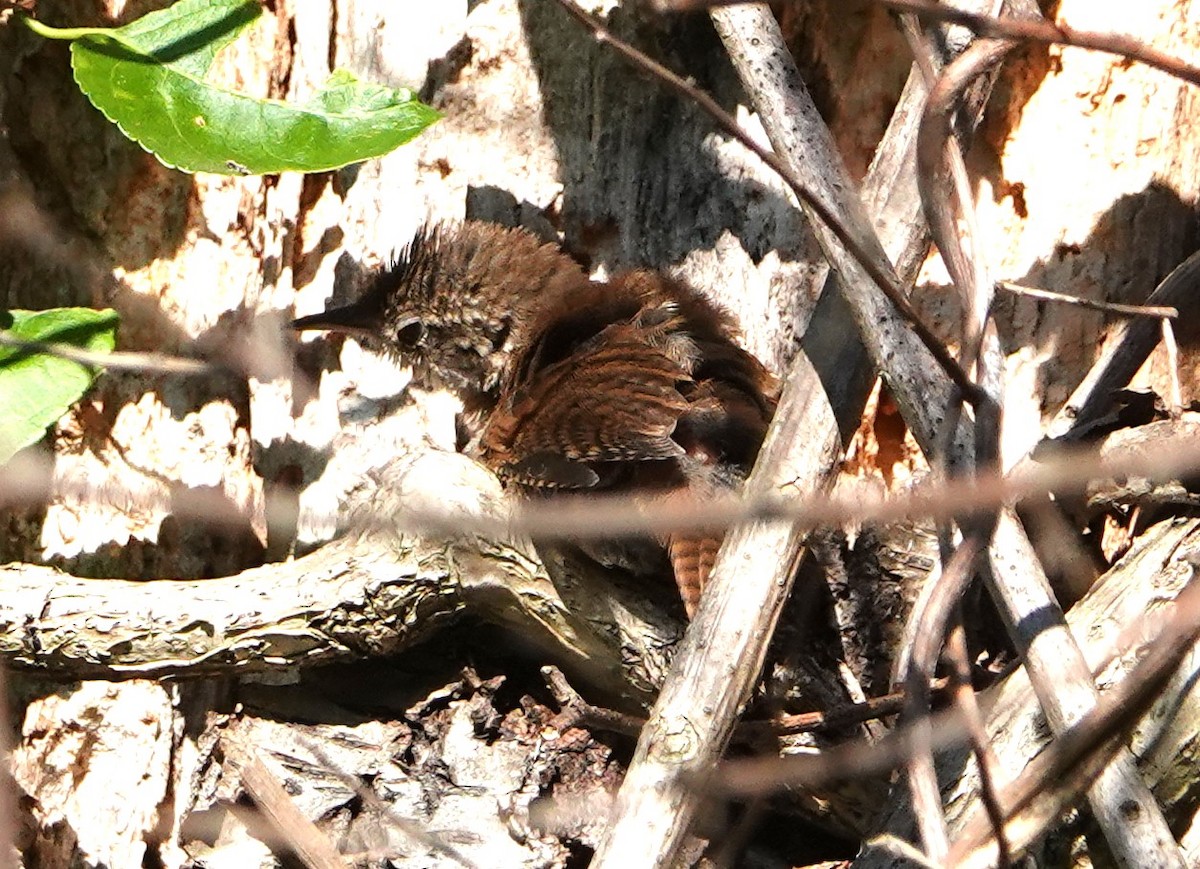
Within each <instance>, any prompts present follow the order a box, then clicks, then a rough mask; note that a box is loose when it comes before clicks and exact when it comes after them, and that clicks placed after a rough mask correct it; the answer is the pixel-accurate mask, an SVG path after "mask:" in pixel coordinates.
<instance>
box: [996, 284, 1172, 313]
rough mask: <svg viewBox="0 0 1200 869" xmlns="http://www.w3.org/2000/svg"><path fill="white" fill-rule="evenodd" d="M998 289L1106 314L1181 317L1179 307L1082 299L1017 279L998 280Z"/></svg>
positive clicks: (1015, 294)
mask: <svg viewBox="0 0 1200 869" xmlns="http://www.w3.org/2000/svg"><path fill="white" fill-rule="evenodd" d="M996 289H997V290H1003V291H1004V292H1006V293H1012V294H1013V295H1014V296H1024V297H1026V298H1030V299H1039V300H1041V301H1043V302H1058V303H1059V304H1063V305H1077V306H1078V307H1080V308H1089V309H1090V310H1093V311H1103V312H1104V313H1106V314H1122V315H1125V316H1128V317H1153V318H1155V319H1162V318H1164V317H1168V318H1170V319H1172V320H1176V319H1178V318H1179V309H1178V308H1174V307H1171V306H1170V305H1126V304H1124V303H1122V302H1102V301H1100V300H1098V299H1082V298H1080V297H1079V296H1068V295H1067V294H1066V293H1056V292H1054V291H1053V290H1046V289H1042V288H1040V287H1027V286H1025V285H1024V284H1018V283H1016V282H1015V281H996Z"/></svg>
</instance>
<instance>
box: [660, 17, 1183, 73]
mask: <svg viewBox="0 0 1200 869" xmlns="http://www.w3.org/2000/svg"><path fill="white" fill-rule="evenodd" d="M743 2H746V0H654V2H653V6H654V7H655V8H656V9H658V11H660V12H692V11H696V10H699V9H711V8H713V7H716V6H732V5H736V4H738V3H743ZM876 2H877V3H878V4H879V5H880V6H884V7H886V8H888V9H892V10H894V11H896V12H911V13H915V14H916V15H919V16H920V17H921V18H924V19H927V20H930V21H944V22H947V23H949V24H959V25H961V26H963V27H966V28H967V29H968V30H971V31H972V32H974V33H975V34H976V35H978V36H986V37H992V38H995V39H1016V40H1024V41H1026V42H1040V43H1044V44H1049V45H1071V46H1074V47H1076V48H1089V49H1092V50H1093V51H1102V52H1104V53H1106V54H1115V55H1118V56H1119V57H1127V58H1129V59H1130V60H1136V61H1139V62H1140V63H1144V64H1146V65H1147V66H1150V67H1153V68H1154V69H1158V70H1161V71H1162V72H1165V73H1167V74H1168V75H1173V76H1175V77H1176V78H1179V79H1182V80H1183V81H1186V82H1188V83H1190V84H1197V85H1200V67H1197V66H1194V65H1193V64H1190V63H1186V62H1185V61H1182V60H1180V59H1179V58H1177V57H1174V56H1172V55H1170V54H1167V53H1166V52H1165V51H1159V50H1158V49H1156V48H1153V47H1151V46H1149V45H1146V43H1144V42H1142V41H1141V40H1140V39H1135V38H1134V37H1132V36H1129V35H1127V34H1124V33H1103V32H1100V31H1092V30H1076V29H1075V28H1074V27H1071V26H1070V25H1069V24H1063V23H1061V22H1053V21H1048V20H1046V19H1042V20H1040V21H1038V20H1033V19H1014V18H997V17H996V16H993V15H983V14H980V13H978V12H970V11H967V10H964V9H956V8H954V7H953V6H949V5H947V4H943V3H938V2H936V0H876Z"/></svg>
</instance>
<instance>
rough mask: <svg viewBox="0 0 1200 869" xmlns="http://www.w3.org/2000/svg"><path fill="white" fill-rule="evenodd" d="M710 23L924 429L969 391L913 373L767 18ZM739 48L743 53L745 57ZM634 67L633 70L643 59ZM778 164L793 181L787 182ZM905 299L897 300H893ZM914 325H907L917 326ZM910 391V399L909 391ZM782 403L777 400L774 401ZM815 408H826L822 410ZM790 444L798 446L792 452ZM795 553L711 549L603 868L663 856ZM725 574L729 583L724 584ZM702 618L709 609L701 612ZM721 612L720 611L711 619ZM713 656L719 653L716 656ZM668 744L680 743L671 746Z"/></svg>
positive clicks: (722, 731) (820, 134)
mask: <svg viewBox="0 0 1200 869" xmlns="http://www.w3.org/2000/svg"><path fill="white" fill-rule="evenodd" d="M714 21H715V23H716V24H717V27H718V32H719V33H721V35H722V37H723V39H724V40H725V43H726V46H727V48H728V49H729V50H730V54H731V56H732V57H733V58H734V61H735V65H736V64H738V63H739V57H741V58H742V61H741V63H742V75H743V78H744V79H745V78H746V77H747V70H748V69H749V67H750V66H751V64H752V63H753V62H755V61H760V62H761V61H765V63H762V64H761V66H760V67H759V68H760V69H763V70H766V69H770V71H771V73H770V74H771V75H772V76H773V78H774V81H773V83H772V84H771V85H769V86H760V83H759V82H749V81H747V82H746V84H747V87H746V90H747V91H748V92H749V93H751V94H754V95H755V99H756V100H763V99H766V98H767V94H770V96H771V98H772V99H778V98H780V97H782V99H778V103H777V104H778V105H779V106H780V107H781V111H775V109H774V107H772V108H771V109H768V110H764V108H763V107H762V105H761V104H758V105H756V108H757V109H758V111H759V114H760V116H761V117H762V118H763V119H764V123H765V125H766V127H767V130H768V135H770V136H771V137H772V139H773V140H775V139H776V137H777V134H778V125H777V121H779V120H780V119H782V118H783V117H785V116H789V115H790V116H791V118H792V119H793V120H789V121H788V122H787V123H788V124H789V125H792V124H793V121H794V125H793V126H791V131H792V132H793V133H795V135H796V138H797V140H799V141H801V142H805V143H807V145H806V147H805V149H800V150H797V149H796V148H794V147H790V145H791V143H790V142H789V143H788V145H787V146H780V145H778V144H777V145H776V147H777V148H778V150H779V152H780V153H781V154H785V155H786V156H787V157H788V159H790V160H791V161H792V163H791V165H789V166H787V167H785V168H784V169H782V171H783V172H784V175H783V177H784V179H785V180H787V181H788V184H789V186H791V187H792V189H793V190H794V191H796V193H797V195H798V196H800V197H801V199H802V201H805V202H807V204H809V205H812V206H814V208H813V210H814V211H817V213H818V216H819V217H822V218H824V215H823V214H821V209H820V208H818V207H815V206H816V205H818V204H819V203H813V202H812V199H811V197H806V196H805V195H804V193H803V191H804V190H806V189H812V190H819V191H821V197H822V198H823V199H824V200H825V201H828V202H830V203H835V205H834V206H833V207H834V208H835V209H836V212H837V213H838V214H839V215H846V216H847V217H846V218H844V219H848V228H849V231H850V233H852V234H853V235H854V237H855V238H856V239H857V240H858V242H859V244H858V245H857V246H856V247H855V248H854V249H855V250H858V251H865V252H866V253H868V254H870V255H871V256H872V257H873V259H871V260H870V261H868V262H866V263H860V262H859V261H858V260H857V259H855V258H854V257H853V256H850V255H849V254H847V253H846V251H845V250H844V249H843V247H842V246H841V245H840V244H837V243H836V242H835V241H834V238H833V237H831V234H833V235H836V237H837V238H838V239H839V240H841V241H843V242H845V241H846V240H847V239H846V237H845V236H846V233H844V232H843V233H840V234H839V233H836V229H837V228H838V225H837V224H832V225H829V226H828V228H825V227H824V226H822V224H820V223H817V224H816V225H815V226H814V228H815V229H816V232H817V235H818V238H820V239H821V240H822V246H823V248H824V251H825V254H826V258H827V259H828V260H829V261H830V262H831V265H832V266H833V270H834V272H835V273H836V274H837V275H838V278H839V280H840V282H841V284H842V285H843V287H845V288H846V291H847V292H848V293H851V292H852V293H854V294H855V295H856V296H858V299H857V300H856V303H855V304H852V305H851V306H850V307H851V310H852V311H853V313H854V319H855V320H857V321H858V326H859V330H860V332H861V333H862V334H870V335H873V336H882V337H881V340H879V341H874V340H873V341H871V342H870V344H871V350H872V352H874V353H875V354H876V361H877V362H880V361H882V360H884V359H887V360H892V359H895V360H896V361H897V364H894V365H889V366H888V373H889V375H890V376H891V377H892V378H911V382H912V383H913V384H914V385H915V384H916V383H918V382H920V387H921V388H913V389H905V390H902V391H901V394H902V396H903V400H904V401H906V402H907V408H906V410H907V411H908V413H909V414H911V415H914V416H918V417H920V420H919V423H922V424H924V425H925V426H926V427H927V428H934V427H936V424H937V422H936V415H937V413H938V410H937V408H940V407H943V406H945V405H947V404H948V403H949V401H950V398H951V396H952V395H953V394H954V389H955V386H957V387H958V388H959V389H960V390H961V392H962V393H963V394H966V395H969V396H972V397H975V396H976V393H977V390H976V389H975V387H974V385H973V384H971V383H970V382H969V381H967V380H966V379H965V377H963V376H960V375H961V374H962V372H961V369H958V368H957V366H955V367H949V368H947V370H948V371H950V372H952V374H951V377H952V378H953V384H954V385H951V384H950V383H946V382H945V381H938V382H937V383H936V384H930V382H929V378H928V372H927V371H926V370H925V369H930V368H932V369H937V368H938V367H939V364H941V363H943V357H944V356H946V355H948V354H947V353H946V351H945V349H944V348H943V347H941V345H939V344H937V343H936V342H934V345H933V346H932V347H930V346H929V345H928V343H927V342H923V341H922V340H921V339H920V338H919V337H918V336H917V335H914V333H913V332H912V331H909V329H910V325H909V323H908V322H906V320H905V319H904V318H901V317H900V316H898V315H897V313H896V310H895V307H893V305H892V304H890V303H889V302H888V299H896V297H897V294H896V293H894V292H893V293H887V295H886V296H881V295H879V294H877V293H875V292H874V291H873V290H871V289H870V288H869V287H870V280H872V279H873V280H875V281H876V282H879V283H887V284H891V283H892V282H893V281H894V280H895V279H894V277H892V275H891V268H890V265H889V264H888V262H887V259H886V256H885V255H884V253H883V250H882V247H881V245H880V243H879V241H878V239H877V237H876V236H875V234H874V233H873V231H872V229H871V227H870V225H869V223H868V221H867V219H866V217H865V212H864V209H863V207H862V202H861V201H860V200H859V199H858V198H857V196H856V195H855V192H854V190H855V186H854V185H853V184H852V183H851V182H850V181H849V179H848V177H847V174H846V172H845V169H844V167H843V166H842V165H841V161H840V158H839V157H837V152H836V148H835V146H834V145H833V142H832V137H831V136H830V134H829V131H828V129H827V128H826V127H825V125H824V123H823V121H821V119H820V116H819V114H818V113H817V112H816V109H815V107H814V106H813V105H812V101H811V99H809V98H808V96H807V93H806V92H805V90H804V87H803V83H802V82H801V81H800V79H799V75H798V73H797V72H796V70H795V66H794V63H793V62H792V60H791V57H790V55H789V53H788V51H787V49H786V47H785V46H783V42H782V38H781V36H780V34H779V31H778V26H777V24H776V23H775V21H774V20H773V19H772V18H771V17H770V15H769V13H766V12H765V10H764V9H762V8H760V7H755V8H752V9H743V10H737V11H735V12H730V13H729V14H728V15H722V16H714ZM593 25H594V22H593ZM622 53H623V54H625V55H626V56H628V55H629V53H630V49H628V48H625V49H624V50H623V52H622ZM751 56H752V57H753V58H754V60H753V61H751V60H750V57H751ZM642 63H643V67H645V61H643V62H642ZM700 103H701V106H702V107H705V108H707V109H709V110H710V111H711V110H712V109H713V108H715V107H714V106H712V105H711V100H708V101H707V102H705V101H704V100H701V101H700ZM719 121H720V123H721V124H722V128H723V129H726V130H727V131H729V132H730V133H731V134H734V135H737V136H738V138H739V139H741V140H743V141H744V139H745V136H744V134H743V133H741V131H740V130H739V129H738V128H737V125H736V123H734V122H733V121H732V119H729V118H728V117H727V116H725V115H723V114H722V115H721V116H719ZM802 152H803V153H802ZM755 153H759V154H760V156H762V157H763V159H764V160H766V162H767V163H768V165H770V166H771V167H772V168H774V169H776V171H781V165H780V161H778V160H773V159H768V155H766V154H765V153H762V152H761V149H755ZM813 167H819V169H814V168H813ZM788 170H790V173H791V174H794V176H795V177H796V178H798V179H802V180H796V181H793V180H791V178H790V174H789V171H788ZM880 276H886V279H885V280H883V281H880V280H879V279H880ZM906 305H907V303H906V302H903V301H902V300H901V304H900V307H902V308H903V307H905V306H906ZM916 328H917V329H918V330H919V329H920V328H921V327H919V326H917V327H916ZM810 331H811V330H810ZM841 338H842V341H843V342H845V341H846V338H847V336H846V335H845V333H843V334H842V336H841ZM902 360H903V361H907V362H909V363H910V364H911V366H912V369H921V370H920V371H917V370H904V369H903V367H902ZM797 364H798V365H800V366H805V365H807V363H806V362H805V361H804V360H803V359H800V360H798V362H797ZM856 367H857V366H856ZM808 373H809V372H808V370H807V369H806V368H804V367H801V368H799V369H796V370H794V371H793V372H792V376H790V377H789V378H788V387H789V388H796V389H798V388H799V387H798V384H799V383H800V382H801V381H800V376H801V375H806V374H808ZM808 394H809V393H806V396H807V395H808ZM918 394H919V395H920V398H919V399H917V398H915V396H917V395H918ZM783 406H784V407H785V408H788V403H787V401H786V400H785V402H784V405H783ZM824 412H826V413H828V411H827V410H825V411H824ZM818 431H820V429H818ZM776 433H778V432H776ZM825 443H826V442H825V441H824V440H822V441H820V446H821V448H822V449H824V448H825ZM770 446H771V445H770V444H768V447H770ZM785 450H786V447H781V448H779V449H778V450H777V451H775V452H773V451H772V450H771V449H767V450H765V451H764V454H763V456H761V457H760V459H759V463H758V468H759V469H760V472H759V474H758V475H756V477H755V478H752V480H751V484H750V491H751V492H755V491H756V489H755V486H756V485H762V483H761V482H760V481H759V479H758V477H759V476H766V474H767V473H769V471H767V470H762V469H771V468H776V469H777V474H779V476H777V478H776V479H780V478H782V477H783V475H782V473H780V471H781V470H782V467H781V466H780V465H778V464H775V463H776V462H778V461H780V460H781V457H782V455H783V454H784V453H785ZM796 452H800V449H799V448H798V449H797V450H796ZM804 467H806V468H807V469H808V473H809V476H808V477H807V478H806V479H805V481H804V483H805V484H804V485H801V486H798V487H797V488H799V489H800V490H801V491H811V490H813V489H815V488H817V487H818V485H821V484H823V482H824V480H826V479H827V478H828V474H829V473H831V471H832V467H831V466H830V465H828V464H826V463H825V461H824V459H822V461H821V462H820V464H815V463H813V462H811V461H808V462H807V463H806V464H805V465H804ZM770 533H775V534H777V535H778V536H777V537H776V543H777V544H779V545H778V546H777V547H771V548H769V549H768V550H767V551H768V552H771V553H777V555H776V556H775V563H774V564H770V563H769V562H764V561H763V560H761V555H762V548H761V543H759V541H761V540H763V539H764V538H765V536H766V535H767V534H770ZM785 541H786V542H785ZM739 544H741V547H740V548H739ZM754 544H757V545H754ZM798 549H799V537H798V534H797V531H796V529H794V528H793V529H784V528H780V529H776V530H771V529H762V531H760V532H759V533H758V536H757V537H756V536H754V535H752V534H746V535H742V533H741V532H739V534H738V535H735V536H733V537H731V538H730V540H727V542H726V546H725V548H724V553H723V557H722V559H721V561H720V563H719V564H718V565H717V568H716V570H715V571H714V578H713V580H712V585H711V586H710V588H709V589H708V590H707V591H706V594H705V596H704V599H703V600H702V601H701V609H700V614H699V616H698V618H697V620H696V622H695V623H693V625H692V629H691V630H690V631H689V633H688V636H687V638H686V639H685V643H684V646H683V647H682V648H681V649H680V650H678V652H677V657H676V660H675V666H674V668H673V670H672V673H671V674H670V676H669V677H668V679H667V681H666V683H665V685H664V687H663V690H662V693H661V694H660V698H659V703H658V705H657V707H656V709H657V714H656V717H655V718H653V719H652V721H651V725H650V726H649V727H647V729H646V732H645V733H644V734H643V738H642V740H641V741H640V743H639V747H638V753H637V754H636V755H635V758H634V762H633V764H632V765H631V767H630V772H629V774H628V775H627V777H626V780H625V782H624V784H623V786H622V789H621V793H620V798H619V801H618V806H617V809H616V814H615V821H614V824H613V827H612V828H611V829H610V831H609V835H608V836H607V837H606V839H605V841H604V842H603V843H602V844H601V847H600V850H599V851H598V853H597V856H596V860H595V862H594V864H593V865H595V866H597V867H602V866H604V865H606V864H607V865H610V866H611V865H618V864H622V863H625V862H628V861H629V860H637V861H638V862H645V861H646V859H647V855H649V859H650V862H652V863H654V864H656V865H666V864H669V863H670V862H671V860H672V856H673V854H674V853H675V850H676V849H677V848H678V846H679V844H680V843H681V842H682V839H683V836H684V833H685V832H686V829H687V826H688V824H689V822H690V819H691V817H692V815H693V814H694V812H695V810H696V806H697V803H698V799H699V798H698V796H697V795H692V794H688V793H687V792H686V789H685V788H684V787H683V776H684V774H686V773H687V772H688V771H689V770H697V769H703V768H704V766H705V764H706V763H709V762H711V760H712V759H713V758H715V757H716V756H717V755H718V754H719V752H720V750H721V749H722V747H723V745H724V743H725V742H726V741H727V739H728V736H729V733H730V731H731V729H732V718H733V716H734V715H735V714H736V710H737V708H738V706H739V705H740V702H741V700H742V699H744V697H745V696H747V692H748V691H749V688H750V686H751V685H752V684H753V681H754V680H755V679H756V678H757V673H758V669H759V667H760V666H761V660H762V655H763V653H764V650H765V647H766V643H767V639H768V637H769V634H770V627H771V625H772V624H773V621H774V619H775V617H776V615H777V613H778V603H779V601H780V600H781V597H780V593H781V592H786V589H787V584H788V582H789V581H790V576H789V575H788V573H785V572H782V571H786V570H787V569H788V567H789V561H790V558H791V557H792V556H794V554H795V553H796V552H797V551H798ZM780 556H785V557H780ZM760 570H761V571H762V576H764V577H772V576H773V577H776V587H775V588H771V587H769V586H768V587H766V588H765V589H763V593H762V594H761V596H760V595H758V594H756V592H755V590H753V589H750V588H747V587H746V585H745V584H746V583H748V582H750V581H751V578H752V577H753V581H754V582H755V583H761V581H762V577H760V576H759V575H758V573H757V572H758V571H760ZM735 572H740V576H738V577H735V576H734V574H735ZM734 582H738V583H739V584H738V586H737V588H736V590H735V588H734V586H733V583H734ZM725 583H729V585H728V586H727V585H725ZM760 587H761V586H760ZM739 598H741V601H739ZM745 601H749V602H751V603H759V602H761V603H763V605H762V606H761V607H755V609H749V608H748V607H747V605H746V603H745ZM739 608H740V609H742V610H748V614H747V615H746V617H745V619H744V622H743V623H742V625H739V624H738V623H737V621H735V620H734V616H733V615H732V613H730V612H726V610H734V611H736V610H737V609H739ZM709 614H712V616H713V617H712V618H711V619H710V617H709ZM722 614H724V616H725V618H720V617H719V616H721V615H722ZM693 643H694V645H690V644H693ZM698 650H705V653H704V655H703V656H701V655H698V654H697V651H698ZM734 653H736V657H734ZM722 655H726V656H727V657H726V658H725V659H724V663H722V659H721V656H722ZM731 665H733V666H731ZM730 674H733V675H734V676H735V677H736V678H735V680H730V679H729V678H728V676H729V675H730ZM710 698H711V700H710ZM688 716H692V718H689V717H688ZM676 748H678V749H681V750H678V751H676V750H675V749H676Z"/></svg>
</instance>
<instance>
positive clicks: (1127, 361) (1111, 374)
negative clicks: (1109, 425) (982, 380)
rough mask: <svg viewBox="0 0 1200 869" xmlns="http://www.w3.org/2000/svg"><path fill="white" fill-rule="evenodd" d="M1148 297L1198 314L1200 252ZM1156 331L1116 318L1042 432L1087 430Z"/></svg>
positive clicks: (1144, 322) (1149, 323)
mask: <svg viewBox="0 0 1200 869" xmlns="http://www.w3.org/2000/svg"><path fill="white" fill-rule="evenodd" d="M1146 302H1147V304H1150V305H1165V306H1171V307H1175V308H1177V309H1178V310H1179V313H1180V316H1181V317H1182V318H1183V319H1184V320H1187V319H1188V318H1190V317H1195V316H1197V315H1198V314H1200V251H1197V252H1196V253H1194V254H1192V255H1191V256H1190V257H1188V258H1187V259H1186V260H1184V261H1183V262H1182V263H1180V264H1179V265H1178V266H1176V267H1175V268H1174V269H1172V270H1171V273H1170V274H1169V275H1167V276H1166V277H1165V278H1163V279H1162V281H1160V282H1159V284H1158V286H1157V287H1155V288H1154V292H1153V293H1151V294H1150V297H1149V298H1148V299H1147V300H1146ZM1160 335H1161V329H1160V326H1159V324H1158V323H1156V322H1154V321H1153V320H1148V319H1141V318H1139V319H1137V320H1127V321H1125V322H1122V323H1118V324H1117V325H1116V327H1115V328H1114V329H1113V333H1112V335H1111V336H1110V341H1109V342H1108V345H1107V347H1106V348H1105V349H1104V351H1103V353H1102V355H1101V357H1100V358H1099V359H1098V360H1096V363H1095V364H1094V365H1093V366H1092V368H1091V370H1090V371H1088V373H1087V376H1086V377H1084V379H1083V382H1081V383H1080V384H1079V386H1077V387H1076V388H1075V391H1074V392H1073V393H1072V394H1071V397H1070V398H1069V399H1068V400H1067V403H1066V404H1064V405H1063V406H1062V409H1061V410H1059V412H1058V413H1057V414H1055V416H1054V419H1053V420H1052V421H1051V422H1050V425H1048V426H1047V427H1046V436H1047V437H1050V438H1059V437H1064V436H1066V435H1068V434H1069V433H1070V432H1080V431H1082V432H1084V433H1086V432H1087V430H1088V429H1090V428H1091V427H1092V426H1094V425H1095V424H1096V423H1097V422H1098V421H1099V420H1100V418H1101V417H1102V416H1103V415H1104V414H1105V413H1107V412H1108V408H1109V407H1110V406H1111V405H1112V394H1113V393H1114V392H1116V391H1117V390H1119V389H1123V388H1124V387H1125V386H1126V385H1127V384H1128V383H1129V381H1130V379H1131V378H1132V377H1133V375H1135V374H1136V373H1137V372H1138V369H1140V368H1141V367H1142V364H1143V363H1144V362H1145V361H1146V360H1147V359H1148V358H1149V357H1150V354H1151V353H1152V352H1153V350H1154V348H1155V347H1156V346H1158V341H1159V337H1160ZM1032 463H1033V462H1032V460H1031V459H1028V458H1026V459H1025V460H1023V461H1022V462H1021V464H1019V465H1018V466H1017V467H1018V469H1021V470H1023V469H1025V468H1028V467H1029V466H1030V465H1031V464H1032Z"/></svg>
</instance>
